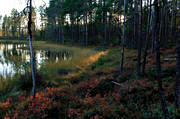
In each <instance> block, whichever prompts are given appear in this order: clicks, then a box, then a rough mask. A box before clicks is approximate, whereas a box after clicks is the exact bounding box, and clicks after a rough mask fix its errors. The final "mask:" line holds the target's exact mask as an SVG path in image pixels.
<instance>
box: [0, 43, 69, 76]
mask: <svg viewBox="0 0 180 119" xmlns="http://www.w3.org/2000/svg"><path fill="white" fill-rule="evenodd" d="M25 47H27V45H26V44H0V77H3V78H6V77H7V76H10V77H12V76H14V75H15V74H24V73H25V72H27V71H30V66H31V64H30V51H29V50H27V49H25ZM34 56H35V64H36V69H40V68H41V65H42V64H43V63H46V62H50V61H51V62H54V63H56V62H58V61H60V60H65V61H70V60H71V59H72V53H71V52H70V51H67V50H62V51H50V50H34Z"/></svg>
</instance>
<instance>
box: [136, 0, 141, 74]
mask: <svg viewBox="0 0 180 119" xmlns="http://www.w3.org/2000/svg"><path fill="white" fill-rule="evenodd" d="M138 8H139V10H138V11H139V29H138V30H139V33H138V34H139V35H138V36H139V37H138V58H137V75H140V74H141V49H142V0H139V7H138Z"/></svg>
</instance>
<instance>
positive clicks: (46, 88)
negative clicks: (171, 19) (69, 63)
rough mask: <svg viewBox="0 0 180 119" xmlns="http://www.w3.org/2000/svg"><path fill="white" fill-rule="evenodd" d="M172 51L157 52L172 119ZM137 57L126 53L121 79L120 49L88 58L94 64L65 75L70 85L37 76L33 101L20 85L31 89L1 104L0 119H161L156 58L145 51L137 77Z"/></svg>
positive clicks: (174, 55)
mask: <svg viewBox="0 0 180 119" xmlns="http://www.w3.org/2000/svg"><path fill="white" fill-rule="evenodd" d="M175 49H176V47H175V46H173V45H172V46H171V47H166V48H161V63H162V78H163V88H164V91H165V96H166V102H167V105H168V109H169V112H170V115H171V118H175V113H174V88H173V87H174V82H175V77H176V59H175V57H176V53H175ZM136 54H137V53H136V50H133V49H125V63H124V74H123V75H122V76H120V75H119V69H120V49H119V48H108V49H106V50H103V51H101V52H100V54H98V53H97V54H96V55H92V56H90V57H89V58H88V59H87V60H90V61H91V60H92V62H91V63H89V64H88V63H86V64H87V66H86V68H81V67H80V68H79V69H80V70H82V71H81V73H78V74H69V75H67V76H66V79H68V81H69V83H68V84H64V85H61V86H54V85H53V84H45V83H44V80H43V79H44V77H43V76H42V75H41V74H39V75H38V76H37V85H39V87H40V88H39V90H38V91H37V94H36V99H35V100H33V98H32V96H30V95H29V92H28V91H26V86H23V85H29V84H28V82H24V83H22V84H23V85H22V89H24V90H23V93H20V94H18V95H16V96H11V97H7V98H6V99H3V100H0V118H5V119H10V118H12V119H25V118H31V119H41V118H42V119H43V118H45V119H57V118H59V119H65V118H67V119H75V118H79V119H81V118H82V119H106V118H107V119H109V118H111V119H152V118H154V119H161V118H163V113H162V110H161V103H160V97H159V93H158V82H157V80H156V68H155V65H156V60H155V54H151V53H150V50H148V57H147V65H146V73H145V74H144V75H142V76H139V77H138V76H137V75H136V62H137V55H136ZM42 77H43V78H42ZM23 78H24V77H22V79H23ZM23 80H26V79H23ZM66 81H67V80H66ZM114 82H116V84H115V83H114Z"/></svg>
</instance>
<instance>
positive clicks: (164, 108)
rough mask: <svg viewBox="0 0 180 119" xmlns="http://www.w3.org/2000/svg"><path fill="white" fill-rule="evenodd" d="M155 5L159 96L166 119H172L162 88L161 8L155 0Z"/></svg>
mask: <svg viewBox="0 0 180 119" xmlns="http://www.w3.org/2000/svg"><path fill="white" fill-rule="evenodd" d="M154 5H155V13H154V14H155V16H154V20H155V22H154V23H155V25H154V27H155V31H154V32H155V41H156V75H157V80H158V87H159V94H160V99H161V105H162V110H163V113H164V116H165V119H170V117H169V112H168V108H167V104H166V98H165V95H164V91H163V88H162V77H161V62H160V41H159V25H160V23H159V22H160V20H159V6H158V0H154Z"/></svg>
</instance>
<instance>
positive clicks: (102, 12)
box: [2, 0, 177, 52]
mask: <svg viewBox="0 0 180 119" xmlns="http://www.w3.org/2000/svg"><path fill="white" fill-rule="evenodd" d="M153 2H154V1H153V0H142V1H141V0H126V4H125V8H126V9H125V13H126V14H125V15H124V1H123V0H50V2H49V6H48V7H47V6H46V5H43V6H40V7H39V9H38V10H35V9H33V33H34V34H33V35H34V36H37V37H35V39H42V40H53V41H54V42H58V43H61V44H64V43H72V44H82V45H102V46H106V45H110V46H119V45H120V43H121V41H122V39H123V23H124V16H125V27H124V28H125V37H124V38H125V46H126V47H130V48H137V47H140V46H144V47H145V48H146V49H147V48H148V46H149V45H150V46H151V47H152V52H154V47H155V45H154V43H155V42H154V36H155V34H153V30H155V29H154V17H155V15H154V14H155V8H154V3H153ZM158 5H159V7H160V9H159V12H158V14H159V17H160V18H159V20H160V33H159V34H160V39H161V43H162V44H164V45H165V44H166V43H167V42H168V41H170V42H174V41H175V36H176V31H177V0H159V1H158ZM36 12H39V13H40V16H41V24H40V27H38V26H37V20H36ZM26 23H27V12H26V9H24V10H23V11H22V12H18V11H17V10H16V9H13V10H12V13H11V16H4V17H3V23H2V36H3V37H13V38H17V39H23V37H24V36H26V35H27V24H26ZM20 37H21V38H20ZM148 43H149V44H148ZM146 44H148V46H147V45H146ZM140 50H141V48H140V49H139V51H140Z"/></svg>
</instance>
